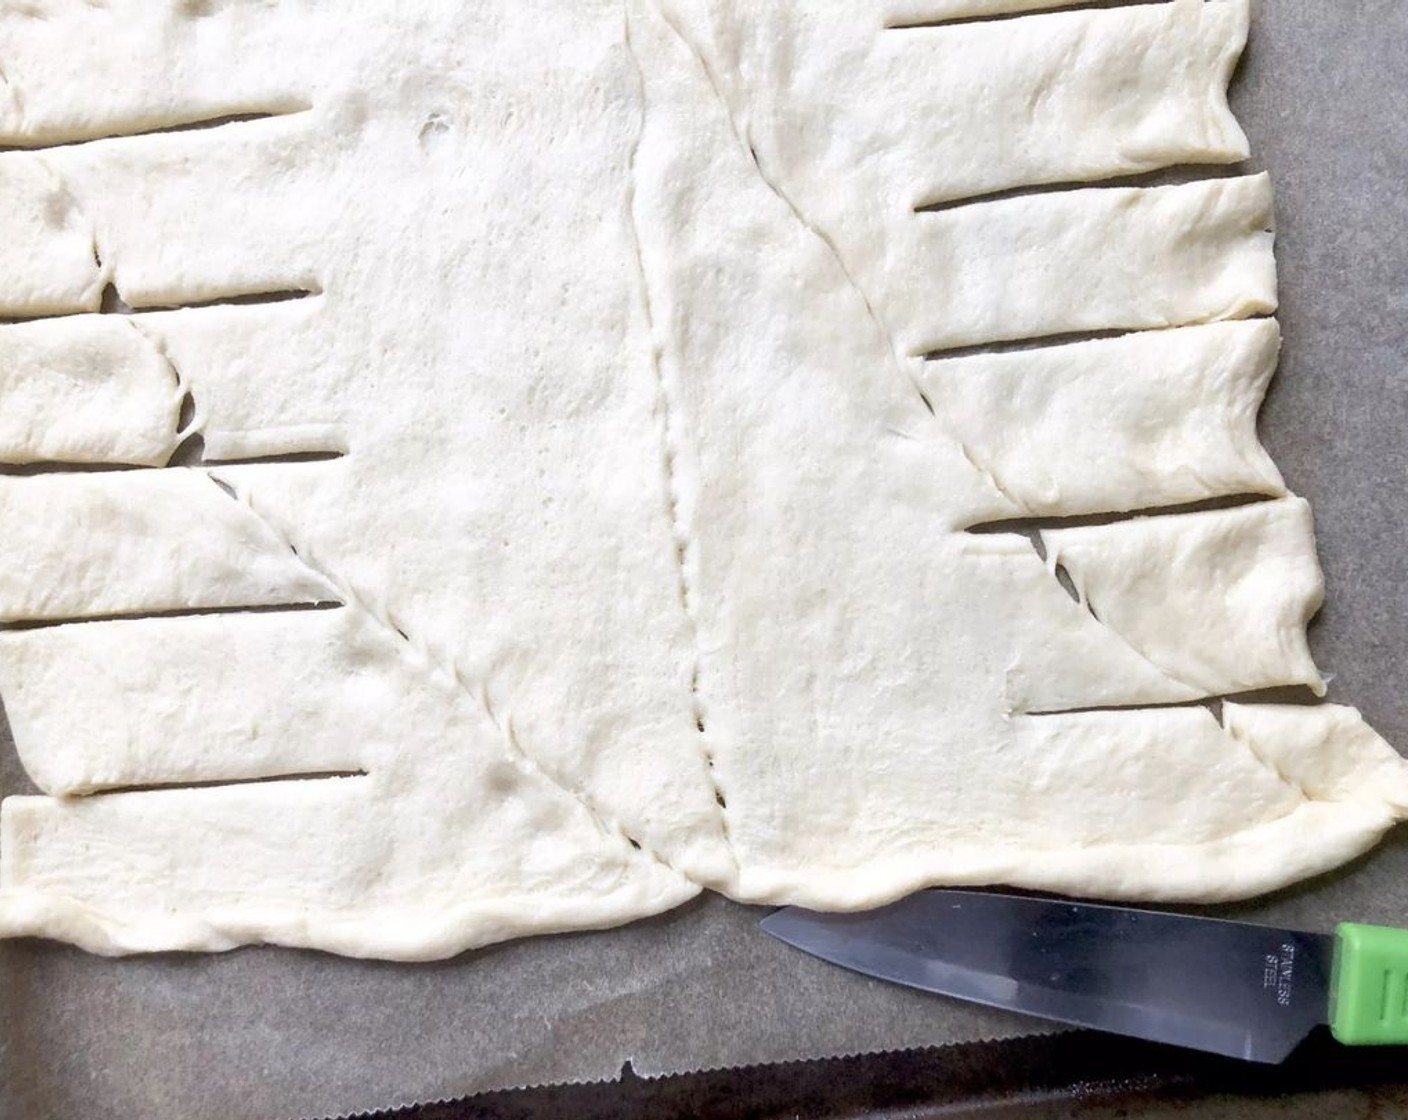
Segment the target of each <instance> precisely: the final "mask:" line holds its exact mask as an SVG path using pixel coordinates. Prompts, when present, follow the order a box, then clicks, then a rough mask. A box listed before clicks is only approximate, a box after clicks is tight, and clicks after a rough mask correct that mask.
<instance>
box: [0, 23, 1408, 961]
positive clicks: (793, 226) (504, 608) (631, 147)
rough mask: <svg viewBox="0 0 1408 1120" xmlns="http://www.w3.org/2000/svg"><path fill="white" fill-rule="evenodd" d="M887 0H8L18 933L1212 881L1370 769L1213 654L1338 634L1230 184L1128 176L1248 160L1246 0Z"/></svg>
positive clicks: (1268, 272)
mask: <svg viewBox="0 0 1408 1120" xmlns="http://www.w3.org/2000/svg"><path fill="white" fill-rule="evenodd" d="M1038 6H1039V7H1040V8H1042V9H1057V8H1063V7H1067V6H1068V5H1064V4H1061V3H1056V2H1049V3H1042V4H1040V5H1038ZM881 7H882V6H875V7H867V6H864V5H854V4H840V3H828V2H825V0H814V2H807V3H796V4H768V5H762V4H755V3H751V2H750V3H742V2H740V0H624V2H618V0H613V2H611V3H607V2H604V0H592V2H587V3H582V2H575V0H574V2H573V3H565V2H564V3H560V4H555V5H553V6H552V10H551V11H550V12H545V11H543V10H542V9H541V7H540V6H533V8H532V10H526V8H525V6H523V5H515V4H508V3H500V2H490V0H484V2H481V3H475V4H471V5H468V6H465V5H446V4H440V3H433V2H431V0H416V2H413V3H402V4H391V3H390V2H389V0H355V2H353V3H337V4H333V3H331V2H324V0H308V2H307V3H302V4H297V5H294V4H280V5H257V6H256V5H194V4H186V3H157V4H154V3H149V2H147V0H112V2H111V3H109V4H107V5H104V6H88V5H78V4H74V3H71V2H69V0H38V2H36V3H34V4H30V5H27V6H25V7H24V8H23V9H21V8H17V7H13V6H12V7H11V8H9V9H6V10H5V11H4V12H3V13H0V35H3V37H4V39H5V41H6V42H7V44H10V46H8V47H7V55H6V57H5V59H4V60H3V63H0V64H3V66H4V77H3V82H2V83H0V91H3V93H0V145H4V146H5V148H6V149H7V150H4V151H0V199H4V200H5V202H6V212H7V213H8V214H11V215H13V219H12V230H13V235H12V237H11V238H10V240H8V241H6V242H5V243H4V244H3V245H0V316H4V317H6V318H7V319H9V320H13V321H7V322H4V323H0V461H3V463H4V464H5V465H6V466H5V469H4V471H3V472H2V473H0V536H2V537H3V539H4V540H5V542H6V546H7V560H8V563H7V565H6V567H5V570H4V572H3V573H0V620H3V623H0V626H3V630H0V696H2V697H3V700H4V703H5V708H6V711H7V713H8V718H9V722H10V725H11V727H12V730H13V732H14V738H15V742H16V746H17V748H18V751H19V753H20V757H21V759H22V761H23V763H24V766H25V768H26V770H27V771H28V773H29V774H30V775H31V777H32V778H33V780H34V781H35V783H36V785H37V786H38V787H39V788H40V790H41V791H42V792H41V794H40V795H36V796H24V797H11V798H8V799H7V800H5V801H4V803H3V806H2V807H0V934H3V935H28V934H36V935H43V936H49V937H57V938H62V939H66V940H69V941H72V942H75V943H77V944H80V945H83V946H85V947H86V948H89V949H91V950H93V951H96V952H102V953H125V952H134V951H146V950H155V949H222V948H228V947H231V946H234V945H239V944H245V943H250V942H261V941H267V942H276V943H280V944H287V945H301V946H311V947H316V948H321V949H325V950H330V951H334V952H339V953H347V954H353V955H363V956H381V957H389V958H400V959H414V958H429V957H438V956H444V955H448V954H452V953H455V952H458V951H461V950H463V949H466V948H469V947H472V946H476V945H482V944H485V943H487V942H490V941H494V940H499V939H503V938H508V937H514V936H519V935H523V934H528V933H538V932H548V931H553V930H565V929H580V928H590V927H599V926H608V925H613V924H617V923H621V922H625V921H629V920H632V919H635V918H639V917H643V916H645V915H649V914H653V913H657V912H659V911H662V910H665V909H668V908H670V907H673V906H675V905H678V904H679V903H681V902H683V901H684V900H685V899H687V898H689V897H691V896H693V895H694V894H696V893H698V892H699V891H700V890H702V889H712V890H716V891H721V892H723V893H726V894H728V895H730V896H732V897H735V898H739V899H744V900H749V901H759V902H800V903H805V904H808V905H812V906H818V907H827V908H840V909H845V908H857V907H864V906H868V905H871V904H873V903H879V902H882V901H884V900H887V899H891V898H894V897H896V896H897V895H900V894H902V893H904V892H906V891H909V890H912V889H915V888H917V887H920V886H923V885H926V884H933V883H996V882H1004V883H1009V884H1016V885H1023V886H1030V887H1036V888H1043V889H1049V890H1062V891H1069V892H1074V893H1080V894H1092V895H1103V896H1107V897H1124V898H1164V899H1217V898H1230V897H1237V896H1243V895H1248V894H1254V893H1256V892H1259V891H1265V890H1269V889H1272V888H1274V887H1277V886H1280V885H1282V884H1284V883H1287V882H1290V881H1292V880H1294V879H1297V878H1300V877H1303V876H1306V875H1311V874H1314V873H1316V872H1318V871H1321V870H1324V869H1326V868H1329V867H1333V866H1335V865H1337V864H1340V863H1342V862H1344V861H1345V860H1347V859H1349V858H1351V857H1352V856H1354V855H1356V854H1357V853H1359V852H1361V851H1363V850H1365V849H1366V848H1367V847H1369V846H1370V845H1371V844H1372V843H1373V842H1374V841H1375V840H1376V839H1377V838H1378V837H1379V836H1380V835H1381V834H1382V833H1383V832H1384V831H1385V830H1386V829H1387V828H1389V827H1390V826H1391V825H1392V824H1393V822H1394V821H1396V820H1398V819H1400V818H1402V817H1403V816H1404V815H1408V765H1405V764H1404V762H1403V761H1402V760H1401V759H1400V758H1399V757H1398V756H1397V755H1396V754H1395V753H1394V752H1393V750H1392V749H1391V748H1390V747H1389V746H1388V745H1387V744H1385V743H1384V742H1383V741H1382V740H1381V739H1380V738H1379V737H1378V736H1377V735H1375V734H1374V732H1373V731H1371V730H1370V729H1369V728H1368V727H1367V725H1366V724H1365V723H1364V722H1363V720H1362V719H1361V718H1360V717H1359V715H1358V713H1357V712H1355V711H1353V709H1349V708H1345V707H1342V706H1338V705H1270V704H1260V703H1254V702H1245V701H1239V702H1228V703H1224V704H1222V705H1221V706H1220V708H1219V709H1218V712H1217V714H1214V712H1213V711H1210V710H1207V709H1205V708H1204V707H1203V703H1204V702H1205V701H1207V700H1208V699H1209V698H1212V697H1223V696H1233V697H1236V696H1237V695H1239V694H1242V693H1247V692H1251V691H1255V690H1260V689H1264V688H1269V687H1274V686H1282V685H1301V686H1304V687H1305V688H1307V689H1308V690H1311V691H1314V692H1317V693H1318V692H1323V690H1324V686H1323V682H1322V681H1321V678H1320V676H1319V674H1318V672H1317V670H1316V668H1315V666H1314V664H1313V662H1312V661H1311V658H1310V655H1309V652H1308V648H1307V646H1306V642H1305V625H1306V622H1307V620H1308V619H1309V617H1310V616H1311V614H1313V612H1314V611H1315V609H1316V608H1317V607H1318V605H1319V602H1320V597H1321V576H1320V571H1319V567H1318V564H1317V562H1316V558H1315V549H1314V541H1313V530H1312V526H1311V521H1310V515H1309V511H1308V508H1307V506H1306V504H1305V502H1304V501H1303V500H1302V499H1300V498H1298V497H1295V496H1294V495H1292V494H1290V493H1289V492H1288V490H1287V489H1286V486H1285V483H1284V481H1283V479H1282V478H1281V476H1280V474H1279V472H1278V471H1277V469H1276V467H1275V465H1274V464H1273V463H1272V462H1271V461H1270V459H1269V457H1268V456H1267V454H1266V452H1265V450H1264V449H1263V448H1262V447H1261V445H1260V443H1259V441H1258V440H1257V437H1256V431H1255V417H1256V411H1257V408H1258V406H1259V403H1260V400H1261V397H1262V394H1263V393H1264V391H1265V388H1266V384H1267V381H1268V380H1269V378H1270V376H1271V374H1272V370H1273V368H1274V365H1275V360H1276V353H1277V349H1278V346H1279V336H1278V332H1277V328H1276V325H1275V323H1274V322H1273V321H1271V320H1270V319H1268V318H1266V316H1268V315H1270V314H1271V313H1273V312H1274V310H1275V307H1276V283H1275V269H1274V262H1273V258H1272V234H1271V209H1272V199H1271V192H1270V186H1269V183H1268V180H1267V178H1266V177H1265V176H1262V175H1241V174H1234V175H1230V176H1220V177H1215V176H1211V175H1202V176H1198V177H1195V178H1194V179H1193V180H1192V181H1178V182H1170V183H1167V184H1163V185H1147V184H1146V185H1131V183H1130V177H1131V176H1140V175H1145V174H1147V173H1150V172H1155V171H1158V170H1160V169H1163V168H1171V167H1177V166H1180V165H1211V164H1235V163H1237V162H1238V161H1240V160H1242V159H1243V158H1244V157H1245V156H1246V155H1247V143H1246V138H1245V136H1244V135H1243V133H1242V131H1241V129H1240V128H1239V127H1238V125H1237V123H1236V121H1235V120H1233V118H1232V116H1231V114H1230V112H1229V111H1228V108H1227V102H1226V84H1227V81H1228V79H1229V76H1230V73H1231V70H1232V67H1233V66H1234V64H1235V61H1236V59H1237V57H1238V55H1239V53H1240V51H1241V49H1242V46H1243V43H1244V41H1245V37H1246V32H1247V5H1246V3H1245V0H1206V2H1204V0H1174V2H1173V3H1166V4H1136V5H1130V6H1127V7H1108V6H1100V7H1088V6H1085V5H1074V6H1071V10H1069V11H1051V12H1046V13H1044V14H1024V13H1025V12H1026V11H1027V10H1028V9H1031V8H1032V7H1033V5H1032V4H1031V3H1026V2H1024V0H1010V2H1009V0H1002V2H998V0H904V3H899V2H896V3H895V4H892V5H890V6H889V7H888V8H887V9H885V10H883V11H882V10H880V8H881ZM997 15H1001V16H1003V17H1008V16H1010V17H1012V18H1003V19H1001V20H999V21H996V22H988V21H987V19H986V17H989V16H997ZM945 21H948V22H949V23H951V24H952V25H951V26H949V25H948V24H947V23H946V22H945ZM953 21H957V22H953ZM918 24H924V25H925V26H916V25H918ZM118 73H121V74H123V75H127V76H128V77H127V78H126V79H125V80H123V81H122V82H118V83H114V82H111V81H110V78H111V76H113V75H115V74H118ZM109 85H111V86H112V87H113V88H112V90H111V91H110V92H111V95H110V96H103V97H99V96H95V91H97V90H100V89H106V88H107V87H108V86H109ZM1086 335H1089V336H1093V337H1088V338H1087V337H1083V336H1086Z"/></svg>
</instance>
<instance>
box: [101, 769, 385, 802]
mask: <svg viewBox="0 0 1408 1120" xmlns="http://www.w3.org/2000/svg"><path fill="white" fill-rule="evenodd" d="M366 776H367V771H365V770H310V771H308V772H306V773H300V774H270V775H268V776H267V777H262V778H226V779H221V778H212V779H210V780H209V781H201V782H191V781H178V782H148V783H146V784H145V785H135V786H119V785H113V786H99V787H97V788H95V789H91V790H86V791H85V792H84V793H83V794H82V796H84V797H111V796H112V795H113V794H117V793H164V792H167V791H169V790H176V789H222V788H226V787H229V786H254V785H269V784H272V783H274V782H326V781H330V780H333V779H341V778H365V777H366Z"/></svg>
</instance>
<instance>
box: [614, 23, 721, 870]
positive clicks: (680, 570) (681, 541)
mask: <svg viewBox="0 0 1408 1120" xmlns="http://www.w3.org/2000/svg"><path fill="white" fill-rule="evenodd" d="M622 17H623V21H624V29H625V39H626V51H627V53H628V54H629V55H630V58H631V64H632V66H633V67H634V68H635V74H636V79H637V82H638V85H639V93H640V106H641V110H640V120H639V122H638V126H637V131H636V136H635V142H634V143H633V144H632V145H631V153H630V159H629V160H628V162H627V167H626V191H627V198H626V211H627V214H628V215H629V216H630V230H631V250H632V253H633V259H634V263H635V266H636V275H637V277H638V278H639V283H640V295H641V304H642V307H643V309H644V312H645V321H646V327H647V329H648V331H649V333H650V365H651V370H652V371H653V373H654V376H655V385H656V398H657V402H658V405H659V409H660V414H661V425H660V440H661V466H662V468H663V470H664V484H665V498H666V506H667V508H666V513H667V515H668V517H669V522H670V538H671V542H672V544H673V546H674V560H675V575H676V579H677V584H678V589H679V598H680V606H681V608H682V609H683V611H684V616H685V625H686V627H687V629H688V633H689V647H690V661H691V663H690V675H689V694H690V700H691V704H692V707H693V710H692V712H691V713H690V715H691V718H692V719H693V721H694V727H695V730H696V731H697V733H698V735H699V739H700V753H701V755H702V757H703V761H704V771H705V774H706V776H707V778H708V780H709V784H710V787H711V788H712V790H713V794H714V803H715V804H716V805H717V806H718V813H719V831H720V834H721V835H722V838H723V841H724V845H725V847H726V848H727V850H728V855H729V859H730V860H731V861H732V862H733V865H734V867H735V868H737V866H738V858H737V855H736V854H735V852H734V850H733V844H732V842H731V841H730V838H729V828H728V798H727V797H726V796H725V794H724V790H723V785H722V783H721V782H720V781H719V776H718V773H717V771H716V770H715V767H714V754H713V751H712V750H711V749H710V746H709V739H708V732H707V730H706V723H705V711H704V703H703V698H702V696H701V695H700V681H699V677H700V671H701V669H702V666H703V652H702V650H701V649H700V645H699V616H698V610H697V607H696V604H695V601H694V588H693V586H692V585H691V582H690V579H689V566H688V565H689V556H690V550H691V548H692V547H693V542H692V541H691V539H690V533H689V526H687V525H686V524H685V523H684V520H683V519H682V518H681V517H680V491H679V481H678V478H677V477H676V463H677V461H678V457H679V446H680V438H679V434H678V432H677V430H676V429H677V427H678V425H679V424H680V422H681V421H680V409H679V408H678V406H677V405H676V403H675V402H674V401H673V400H672V396H673V394H672V393H671V391H670V385H669V377H668V375H667V374H666V372H665V368H664V365H663V348H662V343H661V340H660V337H659V328H658V325H657V323H656V318H655V303H654V300H653V299H652V297H651V294H650V278H649V276H648V274H647V272H646V268H645V257H644V253H643V252H642V246H641V229H640V221H639V217H638V215H637V212H636V160H637V156H638V155H639V153H640V144H641V138H642V136H643V135H644V132H645V122H646V118H647V116H648V115H649V112H650V103H649V99H648V98H647V96H646V85H645V71H644V70H643V69H642V67H641V61H640V55H639V54H637V53H636V46H635V41H634V40H633V39H632V37H631V13H630V2H629V0H626V3H625V4H624V5H623V8H622Z"/></svg>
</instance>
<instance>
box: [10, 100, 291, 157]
mask: <svg viewBox="0 0 1408 1120" xmlns="http://www.w3.org/2000/svg"><path fill="white" fill-rule="evenodd" d="M311 108H312V106H311V105H307V104H301V103H300V104H290V105H286V106H281V107H278V108H272V109H255V110H239V109H237V110H232V111H230V112H227V113H221V114H218V115H215V116H209V117H198V118H196V119H194V120H190V121H177V122H174V123H172V124H164V125H158V126H156V127H153V126H151V125H148V124H145V123H140V124H132V125H126V126H124V125H122V124H113V125H109V126H108V129H107V131H105V132H103V133H100V134H98V135H95V136H83V137H74V138H72V139H65V140H58V141H49V142H44V141H38V142H36V143H33V144H26V143H23V142H16V141H15V140H13V139H12V140H10V141H9V142H8V143H5V144H0V153H3V152H38V151H50V150H53V149H55V148H73V147H76V146H78V145H80V144H95V143H98V142H99V141H102V140H127V139H130V138H132V137H135V136H155V135H159V134H161V133H164V132H205V131H208V130H210V129H214V128H227V127H229V126H231V125H242V124H251V123H254V122H256V121H267V120H270V119H272V118H276V117H290V116H295V115H297V114H299V113H306V112H308V111H309V110H310V109H311Z"/></svg>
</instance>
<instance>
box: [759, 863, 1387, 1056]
mask: <svg viewBox="0 0 1408 1120" xmlns="http://www.w3.org/2000/svg"><path fill="white" fill-rule="evenodd" d="M762 928H763V930H764V931H766V932H767V933H769V934H771V935H772V936H773V937H776V938H778V939H779V940H781V941H784V942H786V943H787V944H789V945H792V946H794V947H796V948H798V949H802V950H804V951H805V952H808V953H811V954H812V955H814V956H817V957H820V958H822V959H823V960H826V961H830V962H831V963H833V964H838V965H842V966H844V967H846V968H850V969H853V970H855V971H857V972H862V973H865V974H866V975H868V976H874V977H878V978H880V979H882V980H889V981H893V982H895V983H898V984H905V985H908V986H909V987H912V988H919V989H922V990H924V991H927V992H936V993H940V994H943V995H948V996H957V997H959V998H961V999H966V1000H972V1001H974V1002H977V1003H983V1004H987V1005H988V1006H991V1007H1000V1008H1006V1009H1009V1010H1012V1011H1019V1012H1022V1013H1025V1014H1028V1015H1035V1016H1038V1017H1040V1018H1044V1019H1053V1020H1056V1021H1059V1022H1063V1023H1070V1024H1074V1025H1076V1026H1082V1027H1089V1028H1093V1029H1096V1030H1103V1031H1111V1032H1114V1033H1116V1034H1124V1035H1130V1036H1132V1037H1135V1038H1144V1039H1149V1040H1151V1041H1155V1042H1166V1043H1172V1044H1174V1045H1176V1046H1186V1047H1192V1048H1194V1049H1198V1050H1207V1051H1211V1052H1213V1053H1216V1054H1225V1055H1228V1056H1231V1057H1236V1058H1245V1059H1248V1060H1250V1061H1255V1062H1267V1063H1275V1062H1280V1061H1283V1060H1284V1059H1285V1058H1286V1057H1287V1056H1288V1055H1289V1054H1290V1053H1291V1051H1292V1050H1294V1049H1295V1047H1296V1046H1297V1045H1298V1044H1299V1043H1300V1042H1301V1041H1302V1040H1303V1039H1304V1038H1305V1037H1306V1036H1307V1035H1308V1034H1309V1033H1310V1032H1311V1031H1312V1030H1313V1029H1314V1028H1316V1027H1317V1026H1319V1025H1321V1024H1322V1023H1329V1024H1330V1026H1331V1030H1332V1031H1333V1033H1334V1036H1335V1038H1336V1039H1337V1040H1339V1041H1340V1042H1343V1043H1346V1044H1351V1045H1359V1044H1379V1043H1408V931H1404V930H1396V929H1389V928H1387V927H1383V926H1367V925H1360V924H1356V923H1348V922H1346V923H1342V924H1341V925H1340V926H1339V927H1338V929H1337V931H1336V933H1335V934H1323V933H1307V932H1304V931H1300V930H1287V929H1277V928H1274V927H1271V926H1262V925H1253V924H1250V923H1247V922H1233V921H1227V920H1224V919H1219V918H1207V917H1201V916H1193V915H1186V914H1168V913H1161V912H1157V911H1150V910H1136V909H1131V908H1128V907H1122V906H1108V905H1100V904H1094V903H1084V902H1069V901H1065V900H1060V899H1047V898H1032V897H1028V896H1022V895H1012V894H1003V893H997V892H988V891H965V890H928V891H921V892H919V893H918V894H914V895H910V896H909V897H908V898H905V899H901V900H900V901H899V902H896V903H893V904H891V905H889V906H884V907H881V908H880V909H878V910H871V911H866V912H863V913H852V914H822V913H816V912H813V911H809V910H804V909H801V908H799V907H786V908H784V909H782V910H778V911H776V912H775V913H773V914H771V915H769V916H768V917H767V918H765V919H763V921H762Z"/></svg>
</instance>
